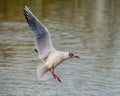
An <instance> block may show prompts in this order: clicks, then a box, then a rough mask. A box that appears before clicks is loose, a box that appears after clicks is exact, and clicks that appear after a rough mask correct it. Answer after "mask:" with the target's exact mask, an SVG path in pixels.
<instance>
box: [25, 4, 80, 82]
mask: <svg viewBox="0 0 120 96" xmlns="http://www.w3.org/2000/svg"><path fill="white" fill-rule="evenodd" d="M23 10H24V15H25V18H26V20H27V23H28V25H29V27H31V29H32V30H33V32H34V41H35V51H36V52H37V53H38V56H39V59H41V61H42V63H43V65H42V66H38V67H37V76H38V78H39V79H41V78H42V77H43V76H44V75H45V74H46V73H47V72H50V73H51V74H52V76H53V78H54V79H56V80H57V81H58V82H60V83H61V79H60V77H59V76H58V75H57V74H56V73H55V72H54V69H55V68H56V67H57V66H58V65H59V64H60V63H62V62H63V61H65V60H67V59H70V58H79V56H77V55H74V54H73V53H71V52H62V51H58V50H56V49H55V48H54V46H53V44H52V41H51V35H50V32H49V31H48V29H47V28H46V26H45V25H43V23H42V22H41V21H39V19H38V18H37V17H36V16H35V15H34V14H33V13H32V12H31V11H30V9H29V8H28V7H27V6H26V5H25V6H24V8H23Z"/></svg>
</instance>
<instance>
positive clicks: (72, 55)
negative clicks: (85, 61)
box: [69, 52, 80, 58]
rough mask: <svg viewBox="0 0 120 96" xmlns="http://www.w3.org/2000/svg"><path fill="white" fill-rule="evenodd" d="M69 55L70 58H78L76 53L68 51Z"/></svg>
mask: <svg viewBox="0 0 120 96" xmlns="http://www.w3.org/2000/svg"><path fill="white" fill-rule="evenodd" d="M69 57H70V58H80V57H79V56H77V55H74V54H73V53H71V52H69Z"/></svg>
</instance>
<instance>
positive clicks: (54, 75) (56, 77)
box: [49, 69, 61, 83]
mask: <svg viewBox="0 0 120 96" xmlns="http://www.w3.org/2000/svg"><path fill="white" fill-rule="evenodd" d="M49 71H50V72H51V73H52V75H53V77H54V79H57V80H58V81H59V82H60V83H61V80H60V78H59V77H58V76H57V75H56V74H55V73H54V70H52V69H50V70H49Z"/></svg>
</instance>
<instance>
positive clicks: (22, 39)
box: [0, 0, 120, 96]
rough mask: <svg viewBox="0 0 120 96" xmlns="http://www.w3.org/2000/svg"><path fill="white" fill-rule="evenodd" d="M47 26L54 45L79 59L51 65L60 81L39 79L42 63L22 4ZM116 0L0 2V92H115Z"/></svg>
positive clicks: (103, 95) (58, 95) (119, 68)
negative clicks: (39, 66)
mask: <svg viewBox="0 0 120 96" xmlns="http://www.w3.org/2000/svg"><path fill="white" fill-rule="evenodd" d="M24 4H27V5H28V7H29V8H30V9H31V10H32V11H33V13H35V14H36V16H37V17H39V18H40V19H41V21H42V22H43V23H44V24H45V25H46V26H47V28H48V29H49V31H50V32H51V35H52V41H53V44H54V46H55V48H56V49H58V50H64V51H70V52H74V53H76V54H78V55H79V56H80V57H81V58H80V59H79V60H77V59H71V60H68V61H65V62H63V63H62V64H61V65H60V66H58V67H57V68H56V70H55V71H56V73H57V74H58V75H59V76H60V77H61V79H62V83H61V84H60V83H58V82H57V81H55V80H54V79H50V80H48V81H42V82H41V81H38V79H37V76H36V68H37V66H38V65H39V64H41V63H42V62H41V61H40V60H39V59H38V55H37V53H35V52H34V50H33V49H34V41H33V40H34V39H33V37H34V34H33V33H32V31H31V29H30V28H29V27H28V25H27V23H26V21H25V19H24V15H23V9H22V7H23V5H24ZM119 5H120V1H119V0H118V1H117V0H116V1H110V0H92V1H89V0H64V2H63V1H60V0H29V1H27V0H19V1H16V0H6V2H5V0H1V1H0V96H119V94H120V59H119V58H120V27H119V26H120V19H119V18H120V11H119V10H120V6H119Z"/></svg>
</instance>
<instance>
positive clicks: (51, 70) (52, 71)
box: [49, 69, 56, 79]
mask: <svg viewBox="0 0 120 96" xmlns="http://www.w3.org/2000/svg"><path fill="white" fill-rule="evenodd" d="M49 71H50V72H51V73H52V75H53V77H54V79H56V76H55V73H54V70H53V69H49Z"/></svg>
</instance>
